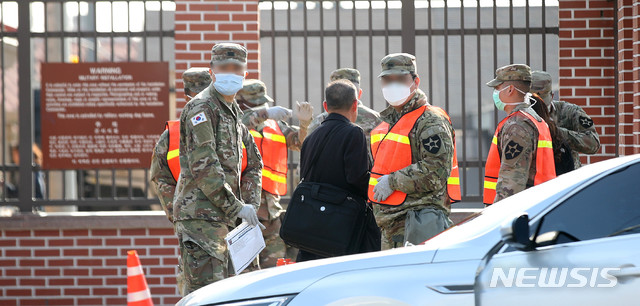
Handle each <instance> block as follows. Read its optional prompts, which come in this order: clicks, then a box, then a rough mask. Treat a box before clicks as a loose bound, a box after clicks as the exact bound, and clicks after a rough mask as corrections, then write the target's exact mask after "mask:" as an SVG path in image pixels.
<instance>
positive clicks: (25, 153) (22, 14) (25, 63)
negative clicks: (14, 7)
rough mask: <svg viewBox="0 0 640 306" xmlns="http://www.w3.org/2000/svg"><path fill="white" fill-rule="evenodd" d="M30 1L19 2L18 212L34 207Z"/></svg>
mask: <svg viewBox="0 0 640 306" xmlns="http://www.w3.org/2000/svg"><path fill="white" fill-rule="evenodd" d="M30 4H31V1H18V25H19V26H18V63H19V65H18V88H19V94H18V98H19V101H20V105H19V108H18V117H19V121H20V123H19V131H18V135H19V139H20V140H19V142H18V145H19V148H20V153H19V154H20V164H19V165H18V169H19V173H20V180H19V184H18V192H19V194H18V207H20V211H21V212H31V206H32V204H33V166H32V160H33V156H32V155H33V152H32V149H31V142H32V141H33V140H32V139H33V135H32V133H33V119H34V117H33V101H32V99H31V96H32V95H31V41H30V40H31V38H30V37H31V32H30V31H31V29H30V27H29V24H30V18H29V15H30V12H29V10H30Z"/></svg>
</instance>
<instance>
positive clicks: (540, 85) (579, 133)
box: [531, 71, 600, 175]
mask: <svg viewBox="0 0 640 306" xmlns="http://www.w3.org/2000/svg"><path fill="white" fill-rule="evenodd" d="M551 85H552V81H551V75H550V74H548V73H547V72H545V71H534V72H532V73H531V92H532V93H537V94H538V95H539V96H540V97H541V98H542V99H543V100H544V103H545V105H546V106H547V109H548V110H549V115H550V116H551V119H553V121H554V122H555V123H556V137H557V138H559V139H560V140H561V141H562V142H563V143H565V144H567V145H568V147H569V148H570V149H571V156H572V159H573V168H574V169H578V168H580V166H581V163H580V155H579V153H583V154H595V153H596V152H598V150H599V149H600V138H599V137H598V132H596V128H595V126H594V125H593V120H591V117H589V115H587V113H586V112H585V111H584V110H583V109H582V108H581V107H580V106H578V105H575V104H572V103H569V102H565V101H555V100H553V94H552V93H551ZM558 175H560V173H558Z"/></svg>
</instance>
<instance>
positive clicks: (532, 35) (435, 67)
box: [259, 0, 558, 207]
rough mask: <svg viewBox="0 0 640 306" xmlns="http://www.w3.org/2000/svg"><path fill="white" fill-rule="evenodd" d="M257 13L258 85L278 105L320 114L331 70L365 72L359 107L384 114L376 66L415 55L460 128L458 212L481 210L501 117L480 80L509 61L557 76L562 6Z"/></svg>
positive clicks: (439, 4)
mask: <svg viewBox="0 0 640 306" xmlns="http://www.w3.org/2000/svg"><path fill="white" fill-rule="evenodd" d="M259 7H260V20H261V25H260V27H261V31H260V33H261V65H262V67H261V74H262V80H263V81H264V82H265V83H266V84H267V86H268V87H269V89H270V90H269V93H270V94H271V95H272V96H273V97H274V99H275V101H276V104H279V105H283V106H288V107H292V106H293V102H294V101H296V100H299V101H301V100H306V101H309V102H311V103H312V104H313V105H314V108H315V109H316V113H317V112H318V111H319V110H321V109H322V108H321V102H322V100H323V89H324V86H325V85H326V83H327V82H328V77H329V74H330V73H331V71H333V70H334V69H337V68H340V67H352V68H356V69H358V70H359V71H360V73H361V74H362V83H361V85H362V88H363V91H364V94H363V99H362V100H363V102H364V103H365V104H367V105H368V106H370V107H371V108H373V109H375V110H377V111H381V110H383V109H384V108H385V101H384V99H383V98H382V94H381V89H380V82H379V81H378V80H376V76H377V75H378V73H379V72H380V66H379V61H380V59H382V57H384V56H385V55H386V54H389V53H395V52H408V53H412V54H414V55H416V57H417V66H418V74H419V75H420V76H421V79H422V83H421V85H420V88H421V89H422V90H424V91H425V92H426V93H427V96H428V97H429V101H430V102H431V103H432V104H433V105H437V106H440V107H443V108H444V109H445V110H447V112H448V113H449V115H450V116H451V118H452V120H453V125H454V128H455V129H456V143H457V146H458V160H459V166H460V168H461V171H460V176H461V183H462V192H463V202H465V204H461V205H459V206H458V207H465V206H466V207H481V200H482V199H481V197H482V182H483V175H484V162H485V159H486V156H487V154H488V150H489V144H490V141H491V136H492V135H493V131H494V129H495V126H496V125H497V123H498V122H499V121H498V120H500V119H502V117H504V114H500V113H498V112H497V110H496V109H495V107H494V106H493V102H492V96H491V91H492V89H491V88H489V87H487V86H485V85H484V83H485V82H487V81H489V80H491V79H492V78H493V75H494V71H495V69H496V68H497V67H500V66H503V65H507V64H510V63H526V64H528V65H530V66H531V67H532V69H534V70H546V71H548V72H549V73H550V74H551V75H552V76H553V77H554V79H556V80H557V76H558V2H557V1H551V0H519V1H518V0H466V1H465V0H462V1H452V0H423V1H411V0H401V1H399V0H398V1H391V0H384V1H379V0H366V1H361V0H355V1H354V0H351V1H343V0H338V1H276V0H272V1H260V5H259ZM555 90H557V89H555ZM297 159H298V156H297V155H295V156H292V159H291V161H290V162H291V165H292V166H295V165H296V164H297ZM292 174H294V173H292ZM292 181H295V180H292Z"/></svg>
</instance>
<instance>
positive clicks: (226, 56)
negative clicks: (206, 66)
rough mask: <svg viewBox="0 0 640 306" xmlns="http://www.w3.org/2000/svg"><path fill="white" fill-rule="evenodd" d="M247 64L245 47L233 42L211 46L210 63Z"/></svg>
mask: <svg viewBox="0 0 640 306" xmlns="http://www.w3.org/2000/svg"><path fill="white" fill-rule="evenodd" d="M227 63H234V64H238V65H243V66H244V65H246V64H247V48H245V47H243V46H241V45H238V44H234V43H218V44H215V45H214V46H213V48H211V65H221V64H227Z"/></svg>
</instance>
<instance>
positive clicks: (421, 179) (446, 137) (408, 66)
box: [374, 53, 455, 249]
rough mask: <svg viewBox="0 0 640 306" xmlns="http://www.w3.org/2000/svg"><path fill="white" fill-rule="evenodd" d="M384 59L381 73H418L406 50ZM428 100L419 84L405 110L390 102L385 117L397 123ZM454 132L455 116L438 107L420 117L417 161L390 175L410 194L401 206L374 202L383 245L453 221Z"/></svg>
mask: <svg viewBox="0 0 640 306" xmlns="http://www.w3.org/2000/svg"><path fill="white" fill-rule="evenodd" d="M381 64H382V73H381V75H380V76H384V75H389V74H409V73H415V72H416V64H415V57H414V56H413V55H410V54H406V53H400V54H390V55H387V56H385V57H384V58H383V59H382V62H381ZM423 105H428V102H427V97H426V95H425V93H424V92H423V91H422V90H420V89H416V92H415V94H414V96H413V97H412V98H411V99H410V100H409V101H408V102H407V103H405V104H404V105H403V106H402V110H401V111H400V112H398V111H396V109H395V108H393V107H391V106H389V107H388V108H386V109H385V110H384V111H382V112H381V113H380V116H381V119H382V120H383V121H385V122H387V123H389V125H390V126H393V125H394V124H395V123H396V122H398V120H400V118H401V117H402V116H403V115H405V114H407V113H409V112H411V111H413V110H416V109H418V108H420V107H421V106H423ZM454 137H455V131H454V129H453V126H451V124H450V123H449V120H447V118H445V117H443V116H442V115H440V114H439V113H437V112H435V111H431V110H429V109H427V110H426V111H425V112H424V113H423V114H422V116H420V117H419V118H418V120H417V121H416V123H415V125H414V127H413V129H412V130H411V132H410V133H409V141H410V145H411V160H412V162H413V163H412V164H411V165H409V166H407V167H406V168H403V169H400V170H398V171H395V172H393V173H391V174H389V183H390V184H389V185H390V187H391V189H392V190H398V191H402V192H404V193H406V194H407V198H406V200H405V202H404V203H403V204H402V205H398V206H389V205H375V206H374V207H375V215H376V221H377V223H378V226H380V228H381V230H382V238H383V239H382V248H383V249H389V248H391V247H394V245H396V244H401V245H402V244H403V243H406V242H410V243H412V244H418V243H421V242H423V241H425V240H427V239H429V238H431V237H433V236H435V235H437V234H438V233H440V232H441V231H443V230H445V229H447V228H448V227H450V226H451V224H452V222H451V220H450V219H449V213H450V210H451V206H450V203H449V197H448V194H447V179H448V178H449V175H450V173H451V163H452V160H453V139H454ZM432 140H435V143H436V144H435V145H433V143H432V142H430V141H432ZM438 140H439V141H438Z"/></svg>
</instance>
